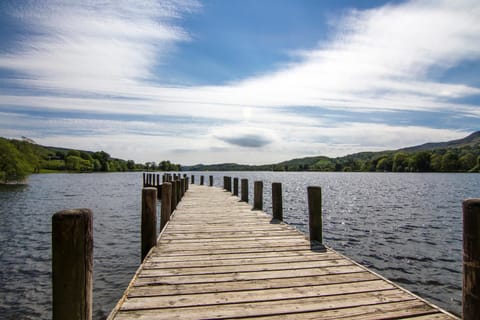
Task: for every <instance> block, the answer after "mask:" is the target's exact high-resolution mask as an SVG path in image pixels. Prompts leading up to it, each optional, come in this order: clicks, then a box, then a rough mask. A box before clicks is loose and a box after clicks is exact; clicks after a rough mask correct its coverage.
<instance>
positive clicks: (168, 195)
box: [160, 182, 172, 231]
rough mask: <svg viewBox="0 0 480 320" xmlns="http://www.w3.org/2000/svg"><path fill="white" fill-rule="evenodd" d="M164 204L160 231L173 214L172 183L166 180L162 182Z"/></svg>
mask: <svg viewBox="0 0 480 320" xmlns="http://www.w3.org/2000/svg"><path fill="white" fill-rule="evenodd" d="M162 193H163V197H162V206H161V212H160V231H162V230H163V228H164V227H165V224H166V223H167V222H168V220H170V215H171V214H172V184H171V183H170V182H165V183H163V184H162Z"/></svg>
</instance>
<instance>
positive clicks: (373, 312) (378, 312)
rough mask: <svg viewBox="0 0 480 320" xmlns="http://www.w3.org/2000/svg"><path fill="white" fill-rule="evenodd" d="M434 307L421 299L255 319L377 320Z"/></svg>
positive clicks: (428, 310)
mask: <svg viewBox="0 0 480 320" xmlns="http://www.w3.org/2000/svg"><path fill="white" fill-rule="evenodd" d="M431 313H432V308H431V307H430V306H429V305H427V304H426V303H424V302H422V301H419V300H410V301H401V302H389V303H378V304H373V305H363V306H358V307H350V308H348V309H333V310H320V311H313V312H303V313H300V312H295V313H290V314H283V315H280V316H279V315H271V316H262V317H256V318H255V320H273V319H283V320H317V319H322V320H337V319H350V320H377V319H399V318H404V317H410V316H415V315H426V314H427V315H429V314H431ZM235 319H239V320H240V319H251V317H236V318H235Z"/></svg>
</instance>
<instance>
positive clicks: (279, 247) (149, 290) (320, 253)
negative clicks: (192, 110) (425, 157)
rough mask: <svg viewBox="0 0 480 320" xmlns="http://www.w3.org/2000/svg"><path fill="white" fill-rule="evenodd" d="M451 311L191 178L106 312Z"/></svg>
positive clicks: (385, 314) (187, 315)
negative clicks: (153, 244) (155, 239)
mask: <svg viewBox="0 0 480 320" xmlns="http://www.w3.org/2000/svg"><path fill="white" fill-rule="evenodd" d="M248 318H255V319H397V318H409V319H456V318H455V317H454V316H452V315H450V314H448V313H446V312H444V311H442V310H440V309H439V308H437V307H435V306H433V305H431V304H428V303H427V302H425V301H423V300H422V299H420V298H419V297H417V296H415V295H413V294H411V293H409V292H408V291H406V290H404V289H402V288H400V287H398V286H396V285H395V284H393V283H391V282H389V281H388V280H385V279H384V278H382V277H380V276H379V275H377V274H375V273H373V272H371V271H369V270H368V269H366V268H364V267H362V266H360V265H358V264H357V263H355V262H353V261H352V260H350V259H348V258H346V257H344V256H342V255H340V254H338V253H336V252H335V251H333V250H331V249H328V248H327V249H324V248H323V246H322V245H321V244H319V243H316V242H312V243H311V242H310V241H309V240H308V239H307V238H306V237H305V235H304V234H302V233H300V232H299V231H297V230H295V229H293V228H292V227H290V226H288V225H287V224H284V223H280V222H275V221H272V219H271V216H268V215H267V214H265V213H264V212H262V211H256V210H255V211H254V210H252V209H251V207H250V206H249V205H248V204H247V203H245V202H240V201H239V198H238V197H236V196H232V194H231V193H230V192H226V191H224V190H222V189H219V188H214V187H206V186H198V185H191V186H190V188H189V190H188V192H187V193H186V194H185V196H184V197H183V199H182V201H181V202H180V203H179V204H178V206H177V208H176V210H175V212H174V215H172V217H171V220H170V222H168V224H167V225H166V227H165V228H164V229H163V231H162V233H161V235H160V237H159V240H158V243H157V246H156V247H154V248H153V249H152V250H151V251H150V253H149V254H148V255H147V257H146V258H145V260H144V262H143V263H142V265H141V266H140V267H139V269H138V270H137V273H136V274H135V276H134V278H133V280H132V281H131V283H130V285H129V287H128V288H127V290H126V292H125V294H124V296H123V297H122V299H121V300H120V301H119V303H118V304H117V306H116V307H115V309H114V310H113V311H112V313H111V314H110V316H109V318H108V319H109V320H112V319H248Z"/></svg>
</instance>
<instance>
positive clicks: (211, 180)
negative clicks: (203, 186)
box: [208, 176, 213, 187]
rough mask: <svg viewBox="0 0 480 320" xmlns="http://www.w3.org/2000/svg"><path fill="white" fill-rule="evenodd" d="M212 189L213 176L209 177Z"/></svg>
mask: <svg viewBox="0 0 480 320" xmlns="http://www.w3.org/2000/svg"><path fill="white" fill-rule="evenodd" d="M208 179H209V185H210V187H213V176H210V177H208Z"/></svg>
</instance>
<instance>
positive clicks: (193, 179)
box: [192, 174, 195, 184]
mask: <svg viewBox="0 0 480 320" xmlns="http://www.w3.org/2000/svg"><path fill="white" fill-rule="evenodd" d="M192 184H195V176H194V175H193V174H192Z"/></svg>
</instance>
